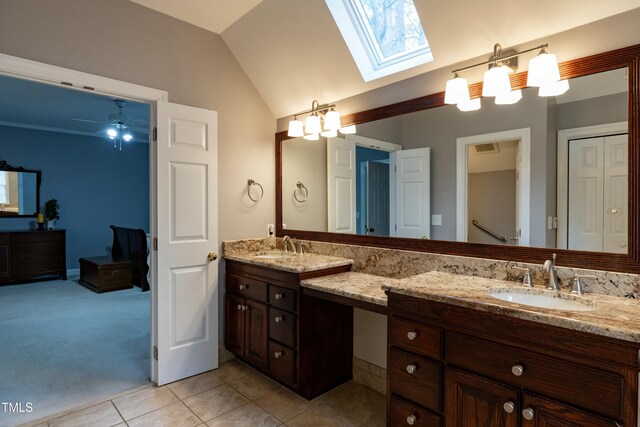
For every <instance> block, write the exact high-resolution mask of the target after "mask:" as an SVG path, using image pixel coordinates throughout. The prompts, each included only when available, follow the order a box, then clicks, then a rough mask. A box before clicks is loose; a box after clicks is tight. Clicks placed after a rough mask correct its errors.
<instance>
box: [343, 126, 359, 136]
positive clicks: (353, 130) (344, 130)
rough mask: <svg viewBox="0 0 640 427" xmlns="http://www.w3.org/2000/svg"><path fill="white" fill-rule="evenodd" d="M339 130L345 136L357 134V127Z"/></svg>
mask: <svg viewBox="0 0 640 427" xmlns="http://www.w3.org/2000/svg"><path fill="white" fill-rule="evenodd" d="M339 130H340V133H341V134H343V135H350V134H353V133H356V125H350V126H345V127H343V128H340V129H339Z"/></svg>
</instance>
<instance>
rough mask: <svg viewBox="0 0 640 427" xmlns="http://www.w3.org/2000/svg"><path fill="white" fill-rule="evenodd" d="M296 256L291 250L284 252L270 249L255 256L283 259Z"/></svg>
mask: <svg viewBox="0 0 640 427" xmlns="http://www.w3.org/2000/svg"><path fill="white" fill-rule="evenodd" d="M292 256H294V254H292V253H291V252H284V251H268V252H260V253H259V254H257V255H254V258H260V259H283V258H290V257H292Z"/></svg>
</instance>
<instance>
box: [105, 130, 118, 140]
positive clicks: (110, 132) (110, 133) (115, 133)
mask: <svg viewBox="0 0 640 427" xmlns="http://www.w3.org/2000/svg"><path fill="white" fill-rule="evenodd" d="M107 135H108V136H109V138H110V139H114V138H115V137H116V136H118V131H117V130H115V129H114V128H109V129H107Z"/></svg>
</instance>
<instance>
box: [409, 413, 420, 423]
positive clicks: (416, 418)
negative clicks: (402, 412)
mask: <svg viewBox="0 0 640 427" xmlns="http://www.w3.org/2000/svg"><path fill="white" fill-rule="evenodd" d="M417 420H418V417H416V416H415V415H413V414H411V415H409V416H408V417H407V424H409V425H410V426H412V425H414V424H415V423H416V421H417Z"/></svg>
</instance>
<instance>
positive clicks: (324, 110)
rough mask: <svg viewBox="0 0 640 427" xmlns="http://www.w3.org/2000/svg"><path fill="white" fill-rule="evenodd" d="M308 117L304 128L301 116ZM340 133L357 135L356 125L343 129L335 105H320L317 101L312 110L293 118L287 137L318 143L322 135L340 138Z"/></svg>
mask: <svg viewBox="0 0 640 427" xmlns="http://www.w3.org/2000/svg"><path fill="white" fill-rule="evenodd" d="M307 114H309V116H307V118H306V120H305V122H304V126H303V124H302V121H301V120H299V119H298V117H299V116H304V115H307ZM338 131H340V133H342V134H349V133H356V127H355V125H351V126H345V127H342V124H341V123H340V113H339V112H337V111H336V106H335V104H320V103H319V102H318V101H317V100H314V101H313V102H312V103H311V109H310V110H306V111H302V112H300V113H297V114H295V115H294V116H293V120H291V121H290V122H289V130H288V132H287V135H288V136H290V137H294V138H297V137H304V139H307V140H309V141H317V140H318V139H320V135H322V136H324V137H326V138H333V137H336V136H338Z"/></svg>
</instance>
